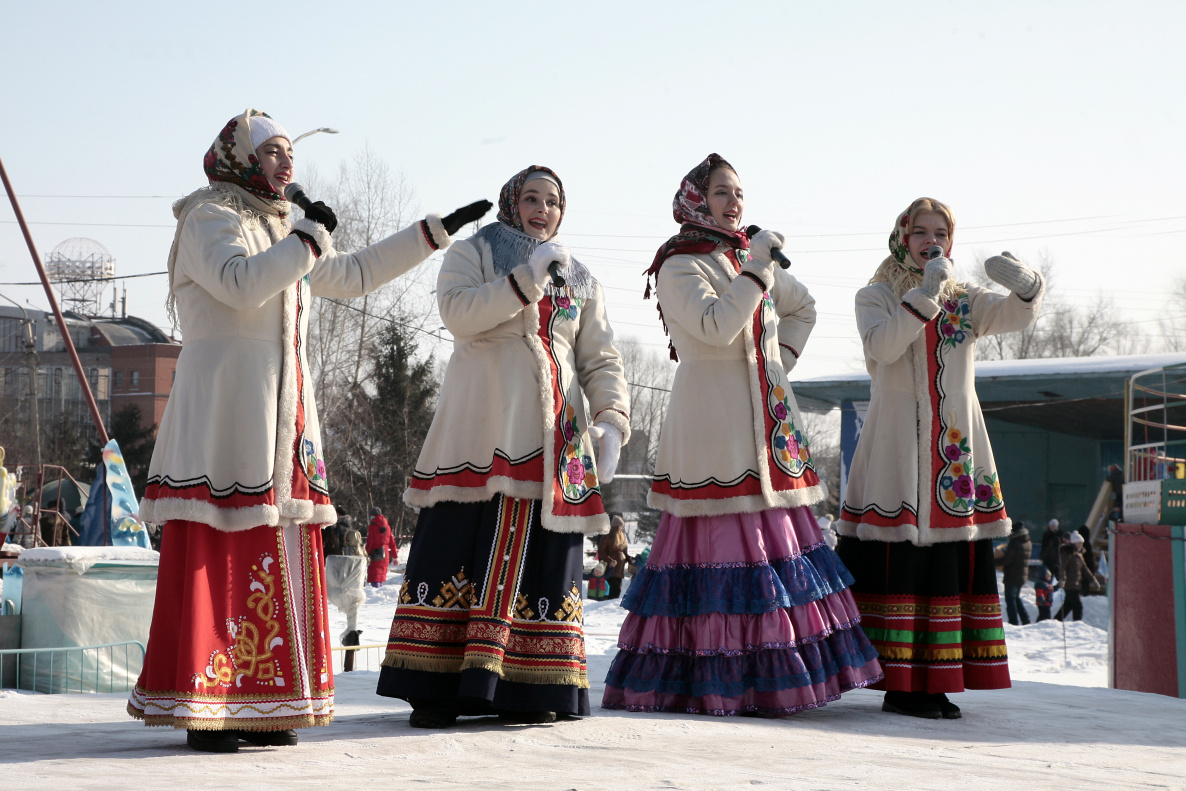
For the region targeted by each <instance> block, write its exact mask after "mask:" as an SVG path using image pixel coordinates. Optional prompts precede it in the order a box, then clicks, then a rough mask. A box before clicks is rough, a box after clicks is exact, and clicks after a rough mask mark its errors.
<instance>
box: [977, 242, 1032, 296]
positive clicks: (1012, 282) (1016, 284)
mask: <svg viewBox="0 0 1186 791" xmlns="http://www.w3.org/2000/svg"><path fill="white" fill-rule="evenodd" d="M984 273H985V274H986V275H988V276H989V277H991V278H992V279H993V280H995V281H996V282H997V283H1000V284H1001V285H1002V286H1004V287H1005V288H1007V289H1009V290H1010V291H1012V292H1013V293H1014V294H1017V295H1018V296H1019V297H1021V298H1022V299H1032V298H1033V297H1034V295H1035V294H1037V293H1038V288H1039V285H1040V283H1041V278H1040V277H1039V276H1038V273H1037V272H1035V271H1034V270H1032V269H1030V268H1029V267H1028V266H1026V265H1025V264H1023V263H1021V261H1019V260H1018V259H1017V258H1016V257H1015V256H1014V255H1013V254H1012V253H1010V252H1004V253H1001V254H1000V255H994V256H993V257H992V258H990V259H988V260H987V261H985V262H984Z"/></svg>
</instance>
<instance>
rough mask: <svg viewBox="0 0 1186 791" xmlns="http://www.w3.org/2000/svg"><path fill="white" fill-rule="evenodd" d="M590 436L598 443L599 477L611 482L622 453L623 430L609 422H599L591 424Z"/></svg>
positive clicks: (600, 479)
mask: <svg viewBox="0 0 1186 791" xmlns="http://www.w3.org/2000/svg"><path fill="white" fill-rule="evenodd" d="M589 436H590V437H592V438H593V440H594V441H595V442H596V443H597V479H598V480H599V481H601V482H602V483H609V482H610V481H612V480H613V479H614V473H615V472H617V470H618V457H619V456H621V455H622V432H621V431H618V429H617V428H615V427H614V426H611V425H610V424H609V423H597V424H595V425H592V426H589Z"/></svg>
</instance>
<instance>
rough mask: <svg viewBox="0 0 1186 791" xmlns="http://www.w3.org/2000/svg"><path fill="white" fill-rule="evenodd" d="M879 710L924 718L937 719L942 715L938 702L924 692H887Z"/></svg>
mask: <svg viewBox="0 0 1186 791" xmlns="http://www.w3.org/2000/svg"><path fill="white" fill-rule="evenodd" d="M881 710H882V711H889V712H893V713H894V714H905V715H906V716H907V717H922V718H923V719H926V720H937V719H939V717H941V716H943V715H942V713H941V712H940V711H939V706H938V704H936V703H935V702H934V701H932V700H931V696H930V695H928V694H927V693H925V692H887V693H885V699H884V700H883V701H882V702H881Z"/></svg>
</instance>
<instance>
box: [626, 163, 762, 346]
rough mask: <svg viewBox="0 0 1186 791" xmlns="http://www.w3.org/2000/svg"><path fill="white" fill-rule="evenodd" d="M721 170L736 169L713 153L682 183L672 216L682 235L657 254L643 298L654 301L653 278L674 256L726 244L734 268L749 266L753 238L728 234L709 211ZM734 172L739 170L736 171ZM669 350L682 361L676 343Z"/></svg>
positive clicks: (743, 234)
mask: <svg viewBox="0 0 1186 791" xmlns="http://www.w3.org/2000/svg"><path fill="white" fill-rule="evenodd" d="M717 167H726V168H729V170H733V166H732V165H730V164H729V163H728V162H726V161H725V160H724V159H723V158H722V157H721V156H720V155H718V154H709V155H708V157H707V158H706V159H705V160H704V161H703V162H701V163H700V164H699V165H697V166H696V167H694V168H692V170H691V172H689V173H688V175H686V176H684V180H683V181H682V182H680V185H679V189H678V190H676V193H675V199H674V200H672V202H671V213H672V216H674V217H675V221H676V222H678V223H679V224H680V230H679V233H677V234H676V235H675V236H673V237H671V238H670V239H668V240H667V241H666V242H664V243H663V246H662V247H660V248H659V251H658V252H657V253H655V259H654V260H653V261H652V262H651V266H650V268H649V269H647V270H646V272H645V273H644V274H645V275H646V276H647V287H646V291H644V292H643V295H642V298H643V299H650V298H651V278H652V277H654V278H655V282H656V283H658V279H659V270H660V269H661V268H662V267H663V262H664V261H666V260H667V259H668V258H670V257H671V256H673V255H681V254H683V253H711V252H712V251H713V250H715V249H716V248H717V245H719V244H723V245H726V246H727V247H729V248H730V249H729V251H727V252H726V256H727V257H729V258H730V259H731V260H732V261H733V264H734V266H740V265H741V264H743V263H745V258H746V256H747V254H748V251H749V237H748V236H747V235H746V233H745V231H744V230H738V231H735V232H732V231H726V230H725V229H724V228H722V227H721V226H720V225H718V224H717V221H716V220H715V219H714V218H713V216H712V213H711V212H710V211H709V210H708V176H709V174H710V173H711V172H712V171H713V169H714V168H717ZM733 172H734V173H736V172H737V171H736V170H733ZM655 308H656V310H658V311H659V321H660V322H662V323H663V332H664V333H667V321H666V320H665V319H664V318H663V306H662V305H659V304H656V305H655ZM667 348H668V350H669V352H670V355H671V359H672V360H675V361H676V362H679V355H677V354H676V351H675V344H673V343H672V342H671V341H668V342H667Z"/></svg>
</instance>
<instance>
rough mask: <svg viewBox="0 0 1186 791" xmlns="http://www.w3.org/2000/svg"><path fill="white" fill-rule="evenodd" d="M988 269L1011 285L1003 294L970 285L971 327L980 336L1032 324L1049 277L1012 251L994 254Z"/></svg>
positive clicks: (990, 275) (998, 281)
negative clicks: (1006, 292) (1026, 263)
mask: <svg viewBox="0 0 1186 791" xmlns="http://www.w3.org/2000/svg"><path fill="white" fill-rule="evenodd" d="M984 271H985V273H986V274H987V275H988V276H989V277H990V278H992V279H993V280H995V281H996V282H997V283H1000V284H1001V285H1002V286H1004V287H1005V288H1007V289H1009V295H1008V296H1003V295H1001V294H997V293H996V292H993V291H989V290H988V289H983V288H981V289H975V290H974V291H973V290H972V289H969V292H972V293H970V294H969V296H970V299H971V303H972V305H971V315H970V320H971V322H972V331H973V332H974V333H976V335H977V336H981V335H1000V334H1002V333H1006V332H1017V331H1018V330H1024V329H1025V328H1026V327H1029V326H1030V325H1031V324H1033V323H1034V322H1035V321H1037V318H1038V311H1039V310H1040V309H1041V307H1042V298H1043V297H1044V296H1045V295H1046V280H1045V279H1044V278H1043V277H1042V275H1041V274H1040V273H1039V272H1037V271H1036V270H1034V269H1031V268H1029V267H1028V266H1026V265H1025V264H1023V263H1021V261H1019V260H1017V259H1016V258H1015V257H1013V255H1012V254H1010V253H1002V254H1001V255H994V256H993V257H992V258H989V259H988V260H987V261H985V262H984Z"/></svg>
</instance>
